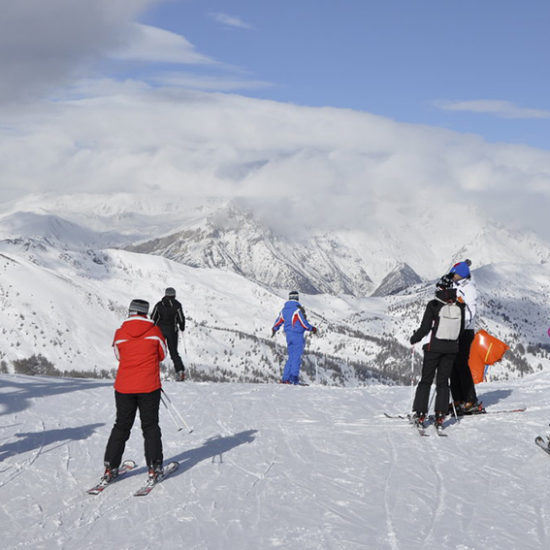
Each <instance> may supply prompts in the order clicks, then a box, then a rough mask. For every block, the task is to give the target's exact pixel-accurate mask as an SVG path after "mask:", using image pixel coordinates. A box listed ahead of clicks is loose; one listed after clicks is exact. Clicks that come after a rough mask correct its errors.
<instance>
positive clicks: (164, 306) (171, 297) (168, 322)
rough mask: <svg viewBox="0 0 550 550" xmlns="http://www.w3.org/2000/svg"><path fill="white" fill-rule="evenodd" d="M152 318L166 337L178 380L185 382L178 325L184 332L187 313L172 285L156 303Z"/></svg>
mask: <svg viewBox="0 0 550 550" xmlns="http://www.w3.org/2000/svg"><path fill="white" fill-rule="evenodd" d="M151 319H152V320H153V321H154V323H155V325H157V326H158V327H159V328H160V330H161V331H162V334H163V335H164V338H166V344H167V345H168V351H169V352H170V358H171V359H172V362H173V363H174V369H175V370H176V380H178V381H180V382H183V380H185V367H184V366H183V362H182V360H181V357H180V355H179V353H178V327H179V329H180V330H181V331H182V332H183V331H184V330H185V315H184V314H183V309H182V307H181V304H180V302H178V301H177V300H176V291H175V290H174V289H173V288H172V287H169V288H167V289H166V290H165V291H164V298H162V300H161V301H160V302H158V303H157V304H156V305H155V307H154V309H153V313H151Z"/></svg>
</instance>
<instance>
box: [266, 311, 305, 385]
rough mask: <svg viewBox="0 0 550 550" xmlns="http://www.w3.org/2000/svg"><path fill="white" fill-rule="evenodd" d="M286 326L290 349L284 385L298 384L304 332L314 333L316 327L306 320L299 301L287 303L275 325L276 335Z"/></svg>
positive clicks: (284, 372)
mask: <svg viewBox="0 0 550 550" xmlns="http://www.w3.org/2000/svg"><path fill="white" fill-rule="evenodd" d="M281 326H284V330H285V336H286V343H287V347H288V360H287V362H286V364H285V369H284V371H283V379H282V382H283V383H286V384H288V383H290V384H298V383H299V381H300V363H301V361H302V353H303V351H304V332H305V331H306V330H307V331H313V332H315V327H313V326H312V325H310V324H309V322H308V320H307V319H306V312H305V310H304V308H303V307H302V306H301V305H300V302H298V301H297V300H289V301H288V302H286V303H285V305H284V307H283V309H282V311H281V313H279V316H278V317H277V320H276V321H275V324H274V325H273V331H274V333H275V332H277V331H278V330H279V329H280V328H281Z"/></svg>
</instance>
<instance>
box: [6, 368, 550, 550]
mask: <svg viewBox="0 0 550 550" xmlns="http://www.w3.org/2000/svg"><path fill="white" fill-rule="evenodd" d="M165 391H166V392H167V393H168V395H169V396H170V398H171V400H172V401H173V403H174V405H175V406H176V407H177V408H178V410H179V412H180V413H181V414H182V415H183V416H184V418H185V420H186V421H187V422H188V424H190V425H191V426H192V427H193V428H194V431H193V432H192V433H191V434H188V433H187V432H186V431H185V430H183V431H177V427H176V425H175V424H174V423H173V421H172V419H171V417H170V416H169V415H168V413H167V411H166V410H165V409H164V408H161V426H162V431H163V441H164V456H165V460H166V461H169V460H178V461H179V462H180V464H181V465H180V469H179V471H178V472H177V473H176V474H175V475H173V476H172V477H171V478H169V479H168V480H166V481H165V482H164V483H163V484H162V485H160V486H158V487H157V488H155V489H154V491H153V492H152V493H151V494H150V495H149V496H147V497H145V498H136V497H134V496H132V494H133V492H134V491H135V490H136V489H137V488H138V487H140V486H141V484H142V483H143V481H144V478H145V476H146V474H145V471H146V470H145V467H144V460H143V443H142V436H141V431H140V429H139V422H138V423H137V425H136V426H135V427H134V430H133V432H132V436H131V438H130V440H129V442H128V445H127V448H126V452H125V457H126V458H134V459H135V460H136V461H137V462H138V468H137V469H136V471H135V472H132V473H131V474H129V475H127V477H126V478H125V479H123V480H120V481H119V482H117V483H116V484H115V485H113V486H112V487H109V488H108V489H107V490H106V491H105V492H104V493H103V494H101V495H99V496H90V495H87V494H86V493H85V490H86V489H88V488H89V487H91V486H92V485H93V484H95V483H96V481H97V480H98V478H99V476H100V475H101V473H102V463H103V452H104V448H105V444H106V441H107V438H108V435H109V432H110V429H111V426H112V423H113V420H114V402H113V392H112V386H111V383H109V382H105V381H93V380H71V379H49V378H40V377H34V378H33V377H23V376H13V375H0V397H1V399H0V403H1V405H0V417H1V418H2V430H1V431H0V435H1V439H0V465H1V467H0V495H1V504H0V529H1V532H2V548H5V549H6V550H16V549H23V548H40V549H43V550H50V549H51V550H53V549H55V548H64V549H65V550H88V549H90V550H91V549H94V550H95V549H97V548H117V549H130V548H132V549H136V550H142V549H153V548H155V549H162V550H171V549H173V548H193V549H197V550H198V549H200V550H221V549H230V548H232V549H233V548H235V549H236V548H238V549H239V550H258V549H260V548H261V549H262V550H268V549H278V548H284V549H285V550H335V549H338V550H359V549H365V548H369V549H370V548H376V549H377V550H378V549H379V550H385V549H388V550H396V549H407V550H409V549H410V550H413V549H420V548H422V549H424V550H441V549H455V548H460V549H481V548H502V549H504V548H506V549H522V550H528V549H533V550H535V549H537V550H539V549H542V548H548V546H549V545H550V527H549V525H550V524H549V519H550V518H549V509H550V496H549V495H548V491H547V490H546V486H547V479H548V473H549V468H550V456H548V455H546V454H545V453H544V452H542V451H541V450H540V449H538V448H537V447H536V446H535V445H534V443H533V440H534V437H535V436H536V435H537V434H538V433H544V431H545V428H546V427H547V424H548V419H549V416H550V404H549V402H548V393H549V391H550V378H549V376H548V374H547V373H545V374H539V375H535V376H529V377H526V378H525V379H523V380H516V381H514V382H500V383H491V384H484V385H482V386H480V387H479V394H480V397H481V398H482V399H483V400H484V401H485V403H486V404H487V406H488V410H497V409H509V408H516V407H518V406H527V410H526V411H525V412H523V413H517V414H507V415H490V414H488V415H485V416H483V417H473V418H464V419H463V420H461V421H460V423H456V422H454V421H452V420H449V425H448V427H447V428H446V430H447V431H446V433H447V434H448V437H446V438H439V437H437V436H436V435H435V433H432V432H431V430H430V432H429V433H430V437H425V438H420V437H419V436H418V435H417V434H416V432H415V431H414V430H413V429H412V428H410V427H409V426H407V425H406V423H405V422H403V421H399V420H388V419H384V418H382V413H383V411H390V412H405V411H406V410H407V409H408V406H409V404H410V390H409V388H407V387H388V386H370V387H368V388H326V387H315V386H311V387H308V388H296V387H288V386H281V385H272V384H271V385H263V384H254V385H248V384H211V383H200V384H199V383H190V382H187V383H183V384H181V383H166V384H165Z"/></svg>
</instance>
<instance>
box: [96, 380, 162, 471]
mask: <svg viewBox="0 0 550 550" xmlns="http://www.w3.org/2000/svg"><path fill="white" fill-rule="evenodd" d="M115 402H116V421H115V425H114V426H113V429H112V430H111V436H110V437H109V441H108V442H107V448H106V449H105V459H104V460H105V462H108V463H109V465H110V467H111V468H118V467H119V466H120V462H121V460H122V454H123V453H124V447H125V446H126V441H128V438H129V437H130V432H131V431H132V426H133V425H134V420H135V418H136V411H137V409H139V417H140V419H141V430H142V432H143V440H144V444H145V463H146V464H147V465H148V466H151V465H152V464H154V463H162V460H163V456H162V440H161V432H160V426H159V404H160V389H158V390H155V391H153V392H151V393H119V392H117V391H115Z"/></svg>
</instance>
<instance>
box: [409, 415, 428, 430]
mask: <svg viewBox="0 0 550 550" xmlns="http://www.w3.org/2000/svg"><path fill="white" fill-rule="evenodd" d="M425 421H426V415H425V414H424V413H417V412H414V413H413V414H412V416H411V423H412V424H414V425H415V426H416V427H417V428H425V427H426V426H425V425H424V422H425Z"/></svg>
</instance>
